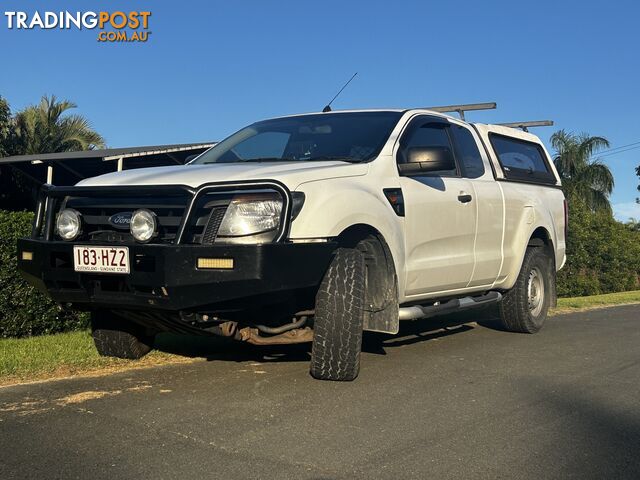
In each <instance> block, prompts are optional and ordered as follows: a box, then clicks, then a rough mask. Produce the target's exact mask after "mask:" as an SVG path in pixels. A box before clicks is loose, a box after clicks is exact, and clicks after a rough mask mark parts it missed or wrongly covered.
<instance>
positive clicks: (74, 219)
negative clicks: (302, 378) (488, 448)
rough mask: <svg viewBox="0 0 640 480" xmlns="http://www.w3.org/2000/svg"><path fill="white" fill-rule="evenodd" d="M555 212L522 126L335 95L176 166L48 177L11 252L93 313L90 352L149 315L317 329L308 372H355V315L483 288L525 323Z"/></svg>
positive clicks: (269, 337)
mask: <svg viewBox="0 0 640 480" xmlns="http://www.w3.org/2000/svg"><path fill="white" fill-rule="evenodd" d="M566 224H567V218H566V203H565V199H564V196H563V193H562V190H561V189H560V179H559V177H558V174H557V172H556V170H555V168H554V165H553V163H552V162H551V160H550V157H549V154H548V153H547V152H546V150H545V147H544V145H543V144H542V142H541V141H540V140H539V139H538V138H537V137H536V136H534V135H532V134H530V133H527V132H523V131H520V130H517V129H514V128H509V127H504V126H497V125H485V124H469V123H466V122H464V121H461V120H459V119H456V118H453V117H450V116H448V115H444V114H442V113H438V112H434V111H429V110H419V109H415V110H357V111H336V112H327V113H313V114H304V115H294V116H287V117H281V118H275V119H270V120H265V121H260V122H257V123H255V124H252V125H250V126H249V127H246V128H244V129H242V130H240V131H239V132H237V133H235V134H233V135H231V136H230V137H228V138H227V139H225V140H224V141H222V142H220V143H219V144H217V145H215V146H214V147H212V148H211V149H209V150H208V151H206V152H204V153H203V154H201V155H200V156H199V157H197V158H195V159H194V160H193V161H192V162H191V163H190V164H189V165H187V166H175V167H160V168H148V169H138V170H129V171H124V172H118V173H113V174H107V175H103V176H100V177H96V178H91V179H87V180H84V181H82V182H81V183H80V184H78V185H77V186H76V187H66V188H63V187H47V188H46V189H45V191H43V195H42V200H41V205H40V207H39V209H38V213H37V221H36V225H35V227H34V232H33V236H32V238H30V239H23V240H21V241H20V243H19V259H18V260H19V266H20V269H21V271H22V273H23V275H24V276H25V277H26V278H27V279H28V280H30V281H31V282H32V283H34V284H35V285H37V286H38V287H40V288H41V289H43V290H46V291H48V292H49V294H50V295H51V296H52V297H53V298H54V299H55V300H57V301H59V302H60V303H64V304H66V305H70V306H71V308H78V309H86V310H90V311H91V312H92V324H93V335H94V339H95V343H96V346H97V348H98V351H99V352H100V353H101V354H103V355H112V356H119V357H126V358H138V357H140V356H142V355H144V354H145V353H147V352H148V351H149V349H150V348H151V347H152V344H153V338H154V336H155V334H156V333H157V332H160V331H177V332H185V333H202V334H217V335H223V336H227V337H232V338H235V339H237V340H241V341H248V342H251V343H254V344H283V343H301V342H309V341H311V342H313V346H312V359H311V375H313V376H314V377H315V378H318V379H324V380H353V379H355V378H356V377H357V375H358V372H359V359H360V350H361V342H362V332H363V331H364V330H368V331H375V332H383V333H388V334H395V333H397V332H398V329H399V321H400V320H411V319H418V318H425V317H429V316H433V315H436V314H441V313H449V312H454V311H458V310H461V309H465V308H471V307H478V306H482V305H488V304H492V303H495V304H496V305H497V307H498V310H499V312H500V316H501V319H502V322H503V324H504V327H505V328H506V329H507V330H510V331H514V332H526V333H534V332H537V331H538V330H539V329H540V328H541V327H542V325H543V323H544V321H545V318H546V316H547V311H548V309H549V307H550V306H552V305H553V304H554V302H555V274H556V271H557V270H559V269H560V268H562V266H563V264H564V262H565V236H566ZM21 252H32V253H31V255H24V254H22V253H21Z"/></svg>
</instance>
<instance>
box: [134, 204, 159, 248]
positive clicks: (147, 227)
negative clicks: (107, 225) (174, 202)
mask: <svg viewBox="0 0 640 480" xmlns="http://www.w3.org/2000/svg"><path fill="white" fill-rule="evenodd" d="M157 227H158V221H157V220H156V215H155V214H154V213H153V212H150V211H149V210H144V209H143V210H136V211H135V212H133V214H132V215H131V224H130V227H129V228H130V230H131V235H133V238H135V239H136V240H137V241H139V242H148V241H149V240H151V239H152V238H153V237H154V236H155V234H156V229H157Z"/></svg>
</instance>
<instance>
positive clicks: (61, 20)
mask: <svg viewBox="0 0 640 480" xmlns="http://www.w3.org/2000/svg"><path fill="white" fill-rule="evenodd" d="M4 16H5V17H6V21H7V28H8V29H9V30H35V29H40V30H54V29H57V30H73V29H75V30H95V29H98V30H99V32H98V42H146V41H147V40H148V39H149V35H150V34H151V32H150V31H149V17H151V12H142V11H135V12H120V11H117V12H68V11H63V12H50V11H47V12H42V13H40V12H38V11H35V12H33V13H27V12H19V11H15V12H4Z"/></svg>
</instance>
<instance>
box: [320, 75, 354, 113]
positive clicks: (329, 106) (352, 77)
mask: <svg viewBox="0 0 640 480" xmlns="http://www.w3.org/2000/svg"><path fill="white" fill-rule="evenodd" d="M356 75H358V72H356V73H354V74H353V75H352V76H351V78H350V79H349V81H348V82H347V83H345V84H344V85H343V86H342V88H341V89H340V91H339V92H338V93H336V95H335V96H334V97H333V98H332V99H331V101H330V102H329V103H327V106H326V107H324V108H323V109H322V112H323V113H326V112H330V111H331V104H332V103H333V101H334V100H335V99H336V98H338V95H340V94H341V93H342V91H343V90H344V89H345V88H347V85H349V84H350V83H351V80H353V79H354V78H356Z"/></svg>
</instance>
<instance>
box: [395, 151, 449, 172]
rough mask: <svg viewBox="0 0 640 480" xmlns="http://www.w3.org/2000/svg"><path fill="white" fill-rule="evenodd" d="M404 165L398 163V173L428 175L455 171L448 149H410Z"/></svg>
mask: <svg viewBox="0 0 640 480" xmlns="http://www.w3.org/2000/svg"><path fill="white" fill-rule="evenodd" d="M406 158H407V161H406V163H399V164H398V170H400V173H429V172H438V171H443V170H455V168H456V162H455V160H454V159H453V153H452V152H451V149H449V148H448V147H411V148H409V150H408V151H407V156H406Z"/></svg>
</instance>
